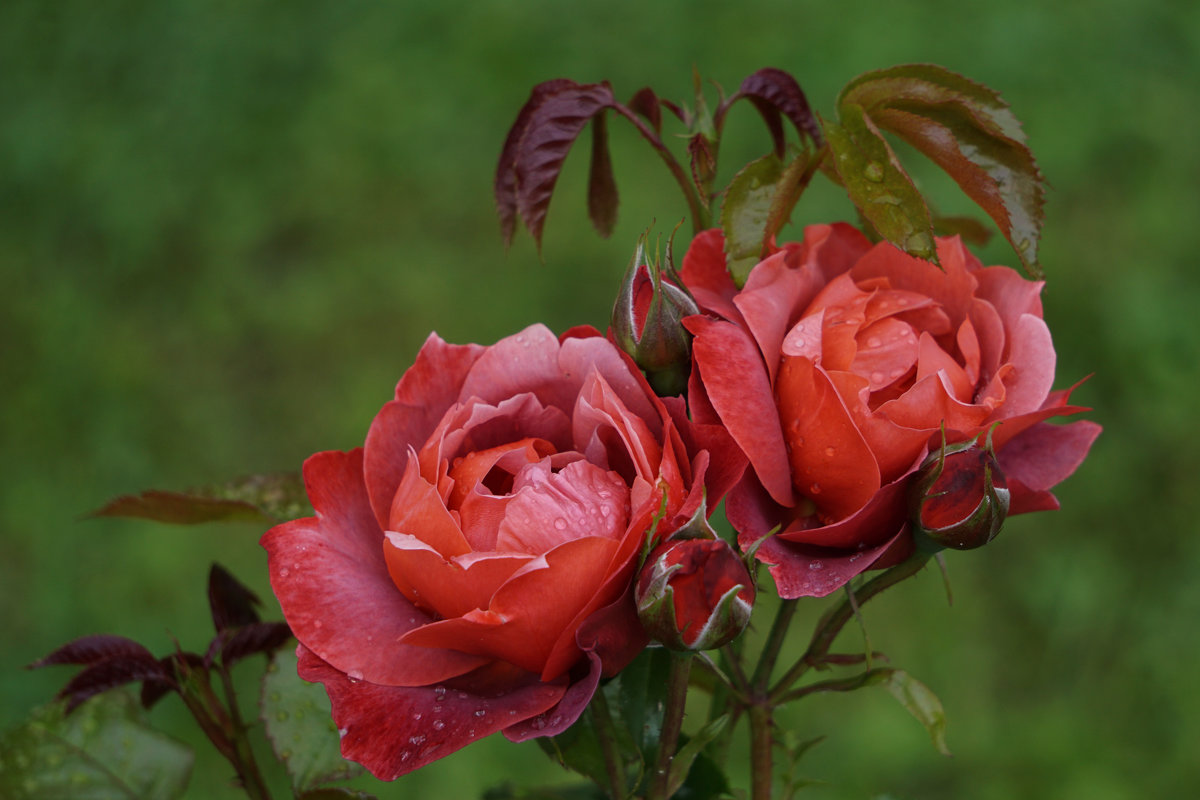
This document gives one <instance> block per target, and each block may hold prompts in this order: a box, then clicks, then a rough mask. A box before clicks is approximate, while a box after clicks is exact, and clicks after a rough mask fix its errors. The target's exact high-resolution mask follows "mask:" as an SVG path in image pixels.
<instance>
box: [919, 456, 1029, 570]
mask: <svg viewBox="0 0 1200 800" xmlns="http://www.w3.org/2000/svg"><path fill="white" fill-rule="evenodd" d="M909 504H910V508H911V510H912V522H913V528H914V534H915V536H916V539H917V543H918V544H919V545H920V546H922V547H925V548H927V549H932V550H940V549H941V548H943V547H951V548H954V549H955V550H972V549H974V548H976V547H982V546H983V545H985V544H987V543H988V542H990V541H991V540H992V539H994V538H996V534H998V533H1000V526H1001V525H1003V524H1004V518H1005V517H1006V516H1007V515H1008V508H1009V491H1008V484H1007V482H1006V481H1005V479H1004V473H1003V472H1001V471H1000V465H999V464H998V463H996V456H995V454H994V453H992V452H991V450H990V449H989V448H987V447H980V446H978V445H977V444H976V443H975V442H963V443H961V444H956V445H950V446H948V447H944V448H940V449H938V450H937V451H935V452H933V453H931V454H930V455H929V457H928V458H927V459H925V463H924V464H922V465H921V471H920V473H919V476H918V478H917V480H916V482H915V483H914V484H913V488H912V491H911V493H910V495H909Z"/></svg>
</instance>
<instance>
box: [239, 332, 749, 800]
mask: <svg viewBox="0 0 1200 800" xmlns="http://www.w3.org/2000/svg"><path fill="white" fill-rule="evenodd" d="M744 464H745V460H744V458H743V457H742V455H741V454H740V453H739V452H738V450H737V448H736V447H734V446H733V445H732V441H731V440H730V439H729V437H728V435H727V434H726V433H725V432H724V431H723V430H722V429H721V428H720V427H717V426H710V425H704V424H694V423H692V422H691V421H689V419H688V416H687V414H686V412H685V409H684V406H683V403H682V402H681V401H680V400H678V399H667V400H661V399H659V398H658V397H656V396H655V395H654V393H653V392H652V391H651V390H650V388H649V386H648V385H647V384H646V382H645V379H644V378H643V377H642V375H641V373H640V372H639V371H638V370H637V368H636V367H635V366H633V364H632V362H631V360H630V359H629V358H628V357H627V356H625V355H624V354H622V353H621V352H620V351H619V350H617V348H616V347H615V346H614V345H612V344H611V343H610V342H609V341H608V340H606V339H604V338H603V337H601V336H599V334H598V333H597V332H595V331H594V330H590V329H588V330H584V329H577V330H575V331H572V332H570V333H569V334H568V335H566V336H564V337H563V338H562V339H561V340H560V339H558V338H556V337H555V336H554V335H553V334H552V333H551V332H550V331H549V330H547V329H546V328H545V327H542V326H537V325H535V326H533V327H530V328H528V329H526V330H525V331H523V332H521V333H519V334H517V335H515V336H511V337H509V338H507V339H503V340H501V341H500V342H498V343H496V344H495V345H492V346H491V347H481V346H478V345H461V346H460V345H451V344H446V343H445V342H443V341H442V340H441V339H439V338H438V337H437V336H436V335H433V336H430V338H429V339H428V341H426V343H425V345H424V346H423V347H422V349H421V351H420V353H419V354H418V356H417V359H416V363H415V364H414V365H413V366H412V367H411V368H410V369H409V370H408V371H407V372H406V373H405V375H404V376H403V378H401V380H400V382H399V384H398V385H397V387H396V393H395V399H394V400H392V401H391V402H389V403H388V404H387V405H385V406H384V407H383V409H382V410H381V411H380V412H379V415H378V416H377V417H376V418H375V421H374V423H373V424H372V425H371V428H370V432H369V433H368V435H367V439H366V443H365V446H364V447H362V448H360V449H357V450H353V451H351V452H348V453H343V452H325V453H318V454H316V455H314V456H312V457H311V458H309V459H308V461H307V462H306V463H305V465H304V478H305V482H306V486H307V490H308V495H309V498H310V500H311V501H312V504H313V508H314V509H315V510H316V516H315V517H310V518H306V519H300V520H295V521H293V522H289V523H286V524H283V525H279V526H277V527H275V528H273V529H271V530H270V531H269V532H268V533H267V534H266V535H265V536H264V538H263V544H264V546H265V547H266V549H267V550H268V553H269V563H270V572H271V585H272V587H273V589H274V591H275V593H276V595H277V596H278V597H279V600H280V603H281V605H282V607H283V611H284V615H285V616H286V617H287V620H288V622H289V623H290V624H291V626H292V629H293V630H294V631H295V634H296V637H297V639H299V641H300V645H299V648H298V654H299V659H300V662H299V663H300V666H299V670H300V674H301V677H303V678H305V679H307V680H310V681H320V682H321V683H323V684H324V685H325V687H326V689H327V690H328V692H329V696H330V699H331V701H332V704H333V716H334V720H335V722H336V723H337V726H338V728H339V730H340V732H341V735H342V752H343V754H344V755H345V756H346V757H347V758H350V759H353V760H355V761H358V762H360V763H362V764H363V765H364V766H366V767H367V768H368V769H369V770H371V772H372V773H374V774H375V775H376V776H377V777H380V778H384V779H392V778H395V777H397V776H399V775H402V774H404V773H406V772H409V771H411V770H413V769H415V768H417V767H420V766H422V765H424V764H427V763H429V762H430V761H433V760H435V759H437V758H441V757H443V756H445V755H447V754H448V753H450V752H453V751H454V750H457V749H458V748H460V747H463V746H464V745H467V744H469V743H470V742H472V741H474V740H476V739H478V738H480V737H482V736H486V735H488V734H491V733H494V732H496V731H503V732H504V734H505V736H507V737H508V738H509V739H511V740H513V741H521V740H524V739H528V738H531V737H534V736H544V735H554V734H557V733H560V732H562V731H563V730H565V729H566V728H568V727H569V726H570V725H571V724H572V723H574V722H575V720H576V719H577V718H578V716H579V715H580V713H581V712H582V710H583V709H584V707H585V706H586V705H587V703H588V701H589V700H590V699H591V697H592V695H593V693H594V692H595V691H596V687H597V685H598V681H599V679H600V677H601V676H602V675H612V674H615V673H616V672H617V671H619V670H620V669H621V668H623V667H624V666H625V665H626V664H628V663H629V661H630V660H631V659H632V658H633V657H634V656H635V655H636V654H637V653H638V652H639V651H640V650H641V649H642V648H643V647H644V646H645V645H646V643H647V637H646V634H645V633H644V631H643V629H642V627H641V625H640V623H639V622H638V619H637V615H636V610H635V608H634V603H633V593H632V589H631V586H632V582H633V579H634V571H635V569H636V567H637V565H638V560H639V558H640V557H641V556H642V555H643V553H644V550H645V549H646V548H648V547H649V546H651V545H653V544H654V543H656V542H657V541H659V540H660V539H663V538H665V537H666V536H667V535H668V534H669V533H670V532H672V531H673V530H675V529H677V528H679V527H681V526H682V525H684V524H686V523H687V522H688V521H689V519H690V518H691V517H692V516H693V515H694V514H695V512H696V511H697V509H699V508H700V507H701V503H702V502H704V500H705V497H706V496H707V498H708V500H709V501H710V502H711V503H713V504H715V501H716V500H717V499H719V498H720V497H721V496H722V495H724V494H725V492H726V491H727V490H728V488H729V487H730V486H731V485H732V484H733V482H734V481H736V480H737V479H738V477H739V476H740V474H741V472H742V470H743V467H744Z"/></svg>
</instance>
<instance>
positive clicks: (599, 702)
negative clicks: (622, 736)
mask: <svg viewBox="0 0 1200 800" xmlns="http://www.w3.org/2000/svg"><path fill="white" fill-rule="evenodd" d="M590 708H591V712H592V722H593V723H595V726H596V738H597V739H599V740H600V751H601V752H602V753H603V754H604V770H605V772H606V773H607V776H608V793H609V796H610V797H612V800H625V798H626V797H627V794H626V792H625V777H624V775H623V774H622V770H621V754H620V753H619V752H618V750H617V730H616V727H615V726H614V725H613V721H612V713H611V712H610V711H609V710H608V699H607V698H606V697H605V696H604V690H603V689H597V690H596V693H595V694H594V695H592V702H591V706H590Z"/></svg>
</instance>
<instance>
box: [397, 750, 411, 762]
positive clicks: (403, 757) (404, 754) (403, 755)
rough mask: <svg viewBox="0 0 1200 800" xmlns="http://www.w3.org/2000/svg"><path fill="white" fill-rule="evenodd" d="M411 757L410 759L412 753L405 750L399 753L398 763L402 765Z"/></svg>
mask: <svg viewBox="0 0 1200 800" xmlns="http://www.w3.org/2000/svg"><path fill="white" fill-rule="evenodd" d="M411 757H412V753H410V752H408V751H407V750H401V751H400V763H404V762H405V761H408V759H410V758H411Z"/></svg>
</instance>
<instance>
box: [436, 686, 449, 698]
mask: <svg viewBox="0 0 1200 800" xmlns="http://www.w3.org/2000/svg"><path fill="white" fill-rule="evenodd" d="M433 696H434V698H436V699H438V700H441V699H442V698H443V697H445V696H446V687H445V686H435V687H433Z"/></svg>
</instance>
